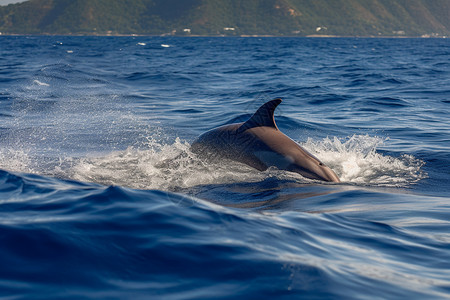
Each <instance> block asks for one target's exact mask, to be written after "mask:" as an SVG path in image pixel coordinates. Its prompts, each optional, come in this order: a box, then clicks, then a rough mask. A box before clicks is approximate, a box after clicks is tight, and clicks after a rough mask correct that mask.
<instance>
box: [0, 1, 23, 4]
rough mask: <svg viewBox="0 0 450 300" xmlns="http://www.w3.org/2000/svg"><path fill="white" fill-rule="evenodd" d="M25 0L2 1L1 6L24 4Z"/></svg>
mask: <svg viewBox="0 0 450 300" xmlns="http://www.w3.org/2000/svg"><path fill="white" fill-rule="evenodd" d="M24 1H25V0H0V5H7V4H10V3H17V2H24Z"/></svg>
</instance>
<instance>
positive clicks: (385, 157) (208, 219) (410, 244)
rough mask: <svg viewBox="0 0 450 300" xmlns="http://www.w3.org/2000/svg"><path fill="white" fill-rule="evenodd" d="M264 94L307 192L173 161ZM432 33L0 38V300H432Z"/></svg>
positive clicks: (446, 52)
mask: <svg viewBox="0 0 450 300" xmlns="http://www.w3.org/2000/svg"><path fill="white" fill-rule="evenodd" d="M274 98H282V99H283V102H282V103H281V104H280V105H279V107H278V108H277V110H276V112H275V120H276V123H277V125H278V127H279V129H280V130H281V131H282V132H284V133H285V134H286V135H288V136H289V137H291V138H292V139H293V140H295V141H296V142H298V143H299V144H300V145H301V146H303V147H304V148H305V149H307V150H308V151H309V152H311V153H312V154H313V155H315V156H316V157H318V158H319V159H320V160H321V161H323V162H324V163H325V164H326V165H328V166H329V167H330V168H331V169H333V170H334V171H335V172H336V174H337V175H338V176H339V178H340V179H341V181H342V182H341V183H326V182H321V181H316V180H311V179H307V178H303V177H302V176H301V175H299V174H296V173H291V172H287V171H282V170H278V169H276V168H269V169H268V170H267V171H264V172H260V171H257V170H255V169H252V168H251V167H249V166H247V165H244V164H240V163H237V162H234V161H227V160H218V161H205V160H203V159H202V158H201V157H198V156H196V155H195V154H194V153H192V152H191V151H190V145H191V143H192V142H193V141H194V140H195V138H196V137H197V136H199V135H200V134H201V133H203V132H205V131H207V130H210V129H212V128H215V127H218V126H221V125H225V124H230V123H236V122H242V121H245V120H247V119H248V118H249V117H250V116H251V115H252V114H253V113H254V112H255V111H256V109H257V108H258V107H259V106H260V105H262V104H263V103H265V102H266V101H269V100H271V99H274ZM449 116H450V41H449V40H448V39H409V38H403V39H395V38H393V39H388V38H386V39H377V38H368V39H366V38H275V37H247V38H225V37H190V38H182V37H144V36H130V37H78V36H0V266H1V267H0V298H2V299H30V298H31V299H61V298H64V299H91V298H95V299H129V298H130V299H294V298H302V299H303V298H304V299H405V298H407V299H450V117H449Z"/></svg>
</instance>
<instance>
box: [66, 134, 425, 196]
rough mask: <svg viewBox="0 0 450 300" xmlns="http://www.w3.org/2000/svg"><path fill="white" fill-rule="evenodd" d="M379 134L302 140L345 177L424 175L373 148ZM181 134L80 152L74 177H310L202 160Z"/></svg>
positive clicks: (364, 180) (406, 181) (134, 183)
mask: <svg viewBox="0 0 450 300" xmlns="http://www.w3.org/2000/svg"><path fill="white" fill-rule="evenodd" d="M383 143H384V140H383V139H381V138H378V137H370V136H362V135H355V136H352V137H349V138H347V139H345V140H339V139H338V138H331V139H330V138H326V139H323V140H319V141H315V140H313V139H308V141H307V142H305V143H304V144H303V146H304V147H305V148H306V149H307V150H308V151H310V152H311V153H312V154H314V155H316V156H317V157H318V158H319V159H320V160H322V161H323V162H324V163H325V164H327V165H328V166H329V167H330V168H332V169H333V170H334V171H335V172H336V173H337V175H338V176H339V177H340V178H341V180H342V182H344V183H352V184H357V185H370V186H386V187H394V186H395V187H398V186H401V187H405V186H408V185H410V184H413V183H415V182H417V181H419V180H420V179H422V178H424V177H425V176H426V174H425V173H424V172H423V171H421V167H422V166H423V164H424V163H423V162H422V161H420V160H418V159H416V158H414V157H413V156H411V155H402V156H400V157H392V156H389V155H383V154H381V153H379V152H377V151H376V148H377V147H379V146H380V145H381V144H383ZM189 147H190V145H189V144H188V143H187V142H181V141H180V139H178V138H177V139H176V141H175V142H174V143H173V144H172V145H170V144H166V145H162V144H159V143H157V142H155V141H153V143H151V145H150V147H149V149H146V150H142V149H135V148H128V149H127V150H125V151H118V152H113V153H110V154H109V155H107V156H103V157H91V158H84V159H82V160H80V161H79V163H78V164H76V165H75V166H74V167H73V170H72V172H73V177H74V179H77V180H81V181H94V182H98V183H102V184H116V185H123V186H129V187H133V188H143V189H162V190H177V189H180V188H189V187H193V186H196V185H206V184H226V183H233V182H256V181H261V180H264V179H265V178H268V177H274V176H275V177H277V178H280V179H291V180H296V181H300V182H311V180H309V179H305V178H303V177H301V176H300V175H299V174H296V173H291V172H284V171H280V170H276V169H272V168H271V169H269V170H267V171H265V172H259V171H256V170H255V169H253V168H250V167H248V166H246V165H243V164H240V163H236V162H232V161H222V162H214V163H212V162H205V161H202V160H200V159H199V158H198V157H196V156H195V155H194V154H193V153H191V152H190V150H189Z"/></svg>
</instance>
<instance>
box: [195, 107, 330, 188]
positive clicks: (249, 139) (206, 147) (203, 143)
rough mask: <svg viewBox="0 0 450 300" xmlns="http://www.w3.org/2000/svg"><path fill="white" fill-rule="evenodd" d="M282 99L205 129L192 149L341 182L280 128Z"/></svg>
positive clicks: (210, 154) (260, 165)
mask: <svg viewBox="0 0 450 300" xmlns="http://www.w3.org/2000/svg"><path fill="white" fill-rule="evenodd" d="M280 103H281V99H274V100H272V101H269V102H267V103H265V104H264V105H262V106H261V107H260V108H259V109H258V110H257V111H256V112H255V113H254V114H253V116H252V117H251V118H250V119H248V121H246V122H244V123H236V124H230V125H224V126H221V127H218V128H215V129H212V130H210V131H207V132H205V133H204V134H202V135H200V136H199V137H198V138H197V139H196V140H195V141H194V142H193V143H192V146H191V150H192V152H194V153H197V154H199V155H201V156H202V157H206V158H210V159H211V158H212V159H222V158H226V159H230V160H234V161H238V162H241V163H244V164H247V165H249V166H251V167H254V168H255V169H258V170H260V171H264V170H266V169H267V168H269V167H271V166H274V167H277V168H278V169H281V170H287V171H292V172H296V173H299V174H301V175H303V176H305V177H308V178H312V179H320V180H325V181H334V182H339V178H338V177H337V176H336V174H335V173H334V172H333V171H332V170H331V169H329V168H328V167H327V166H325V165H324V164H322V163H321V162H320V161H319V160H318V159H317V158H316V157H314V156H313V155H312V154H310V153H309V152H307V151H306V150H305V149H303V148H302V147H301V146H300V145H298V144H297V143H296V142H294V141H293V140H291V139H290V138H289V137H288V136H286V135H285V134H283V133H282V132H281V131H280V130H279V129H278V127H277V125H276V123H275V120H274V111H275V108H276V107H277V106H278V105H279V104H280Z"/></svg>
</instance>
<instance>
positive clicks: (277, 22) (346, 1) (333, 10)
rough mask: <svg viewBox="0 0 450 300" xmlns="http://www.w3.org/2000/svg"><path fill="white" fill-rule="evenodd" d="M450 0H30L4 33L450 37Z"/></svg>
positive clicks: (6, 19)
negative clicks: (335, 0) (336, 1)
mask: <svg viewBox="0 0 450 300" xmlns="http://www.w3.org/2000/svg"><path fill="white" fill-rule="evenodd" d="M449 16H450V1H449V0H433V1H429V0H415V1H403V0H390V1H384V0H371V1H366V0H341V1H339V5H336V3H335V2H334V1H329V0H314V1H312V0H265V1H260V0H246V1H242V0H227V1H222V0H133V1H125V0H90V1H84V0H57V1H56V0H30V1H25V2H21V3H17V4H10V5H7V6H0V32H1V33H3V35H17V34H27V35H83V36H84V35H86V36H130V35H133V34H136V35H142V36H194V37H195V36H207V37H213V36H227V37H228V36H230V37H231V36H234V37H249V36H256V37H266V36H267V37H268V36H270V37H320V38H325V37H367V38H382V37H395V38H402V37H442V38H445V37H449V36H450V18H449Z"/></svg>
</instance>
